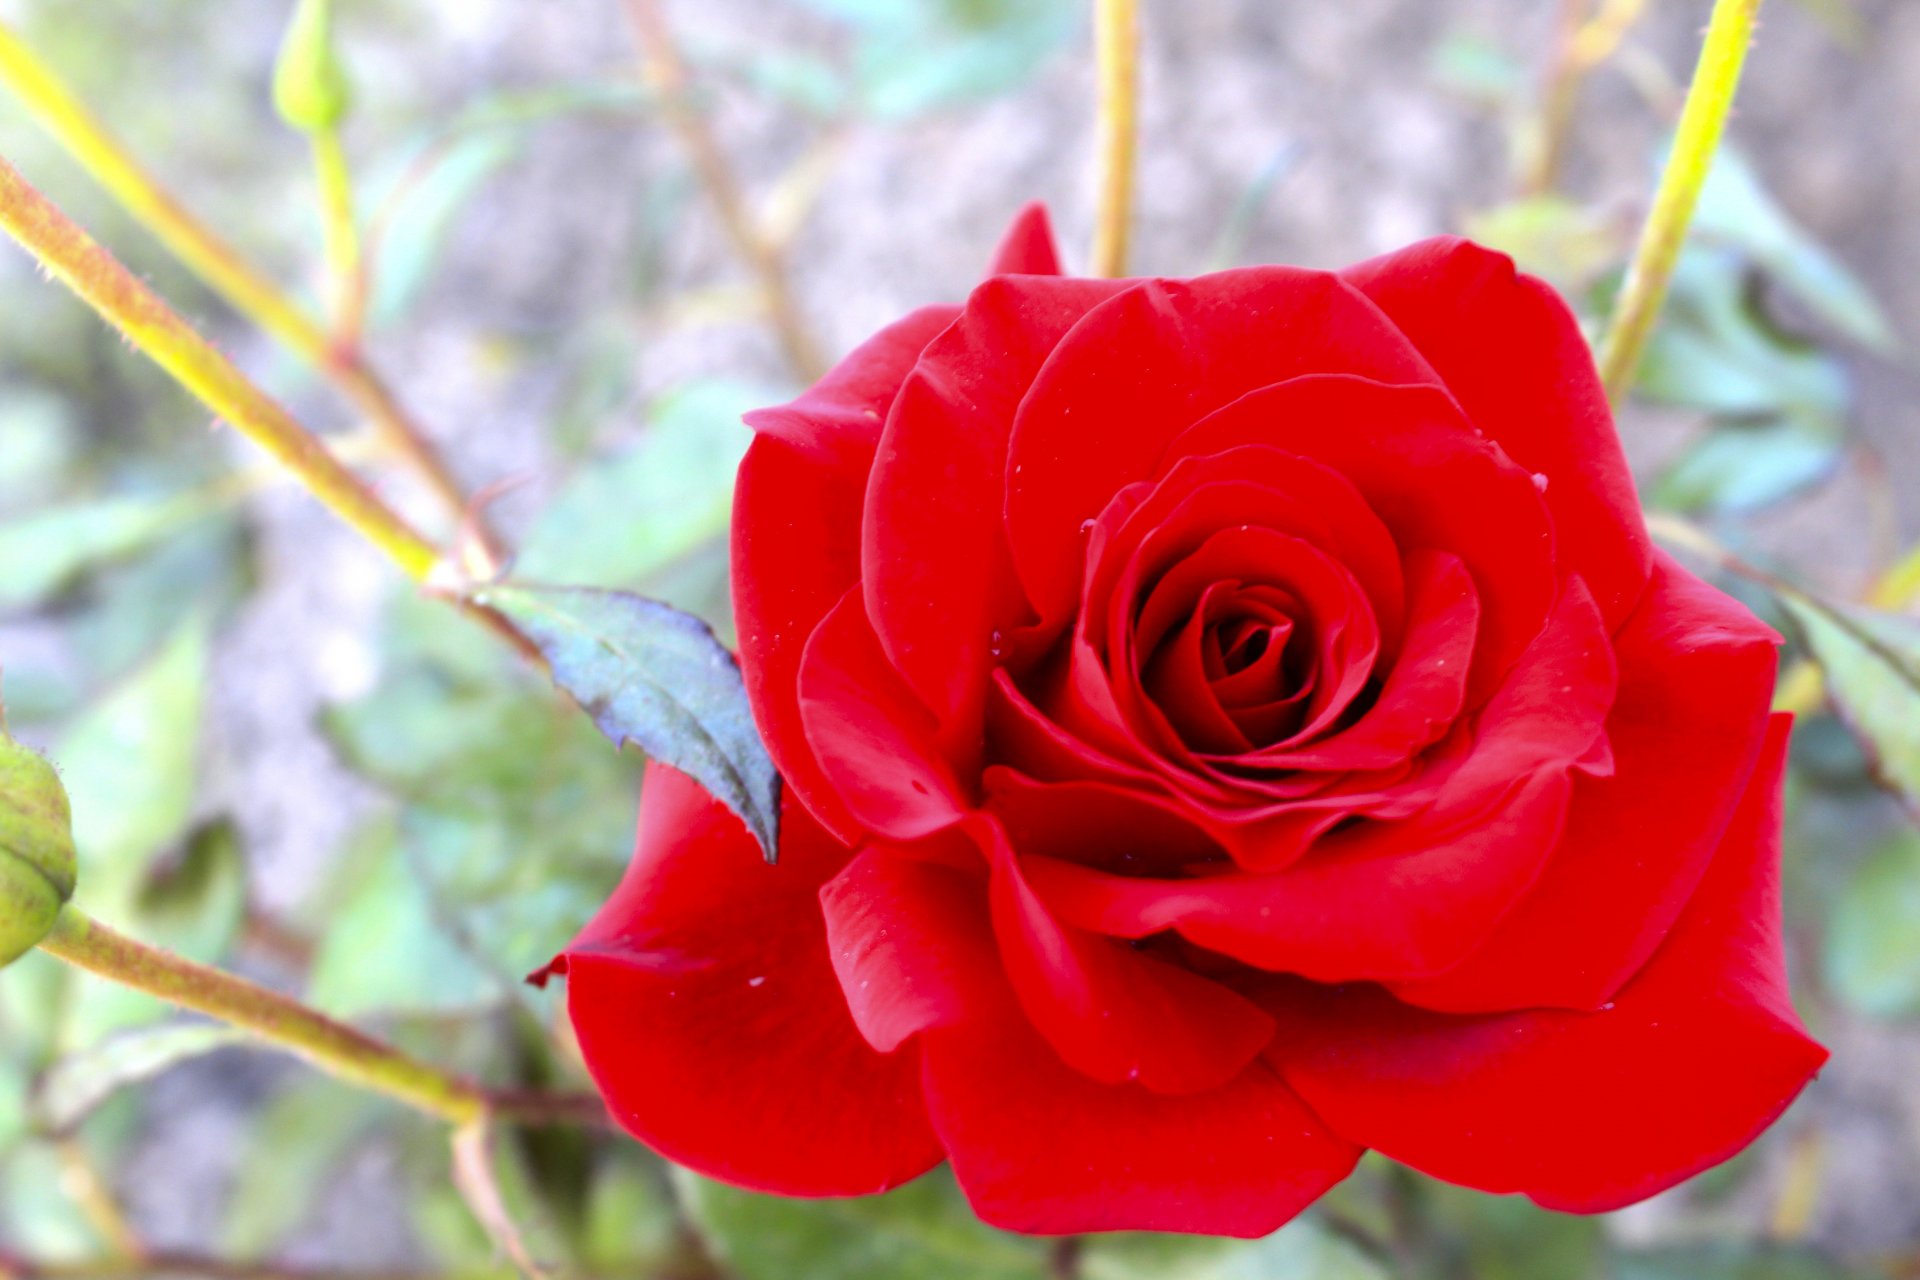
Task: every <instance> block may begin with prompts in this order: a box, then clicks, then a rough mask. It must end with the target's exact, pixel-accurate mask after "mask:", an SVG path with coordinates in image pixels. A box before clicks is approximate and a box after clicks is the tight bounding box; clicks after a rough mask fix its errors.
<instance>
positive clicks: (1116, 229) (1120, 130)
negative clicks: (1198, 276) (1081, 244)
mask: <svg viewBox="0 0 1920 1280" xmlns="http://www.w3.org/2000/svg"><path fill="white" fill-rule="evenodd" d="M1093 43H1094V60H1095V61H1096V63H1097V64H1098V74H1099V80H1100V118H1099V135H1100V138H1099V144H1098V145H1099V165H1100V168H1099V192H1098V196H1097V199H1098V202H1099V203H1098V207H1097V209H1096V210H1095V214H1094V224H1093V262H1092V264H1091V273H1092V274H1093V275H1096V276H1122V275H1125V274H1126V273H1127V247H1128V242H1129V241H1130V240H1131V238H1132V231H1133V167H1134V150H1135V137H1136V135H1137V133H1138V131H1139V81H1140V4H1139V0H1094V6H1093Z"/></svg>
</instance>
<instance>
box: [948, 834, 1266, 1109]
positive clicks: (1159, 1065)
mask: <svg viewBox="0 0 1920 1280" xmlns="http://www.w3.org/2000/svg"><path fill="white" fill-rule="evenodd" d="M976 831H977V832H978V834H979V838H980V839H981V840H982V843H983V844H984V845H985V846H986V848H987V853H988V857H989V860H990V863H991V865H992V885H991V901H992V907H993V925H994V933H995V935H996V936H997V937H998V938H999V940H1000V952H1001V956H1002V957H1003V959H1004V961H1005V964H1006V970H1007V976H1008V978H1009V979H1010V980H1011V982H1012V984H1013V989H1014V991H1015V992H1016V993H1017V995H1018V996H1019V1000H1020V1004H1021V1006H1022V1007H1023V1008H1024V1009H1025V1010H1026V1012H1027V1016H1028V1018H1030V1019H1031V1020H1032V1022H1033V1025H1034V1026H1035V1028H1036V1029H1037V1030H1038V1031H1039V1032H1040V1034H1041V1035H1042V1036H1044V1037H1045V1038H1046V1039H1047V1041H1048V1042H1049V1043H1050V1044H1052V1045H1053V1047H1054V1049H1055V1050H1056V1051H1057V1052H1058V1053H1059V1054H1060V1057H1061V1058H1062V1059H1063V1060H1064V1061H1065V1062H1067V1063H1068V1065H1070V1066H1072V1067H1073V1068H1075V1069H1076V1070H1078V1071H1079V1072H1080V1073H1081V1074H1083V1075H1086V1076H1088V1077H1090V1078H1091V1079H1093V1080H1096V1081H1099V1082H1101V1083H1103V1084H1119V1083H1122V1082H1133V1081H1137V1082H1138V1083H1139V1084H1140V1085H1141V1086H1142V1087H1144V1088H1146V1089H1149V1090H1152V1091H1153V1092H1155V1093H1168V1094H1186V1093H1198V1092H1201V1091H1203V1090H1207V1089H1215V1088H1218V1087H1220V1086H1221V1085H1223V1084H1225V1083H1226V1082H1227V1081H1229V1080H1231V1079H1233V1077H1234V1076H1236V1075H1238V1074H1239V1073H1240V1071H1241V1069H1242V1068H1244V1067H1245V1066H1246V1065H1247V1064H1248V1063H1249V1062H1251V1061H1253V1059H1254V1057H1255V1056H1256V1055H1258V1054H1259V1052H1260V1050H1261V1049H1262V1048H1264V1047H1265V1046H1266V1043H1267V1040H1268V1039H1269V1038H1270V1037H1271V1036H1272V1034H1273V1024H1272V1022H1271V1021H1269V1020H1268V1018H1267V1016H1266V1015H1265V1014H1263V1013H1261V1012H1260V1010H1259V1008H1258V1007H1256V1006H1255V1005H1254V1004H1252V1003H1251V1002H1249V1001H1248V1000H1246V999H1245V998H1244V997H1242V996H1240V995H1238V994H1236V993H1235V992H1233V991H1230V990H1228V989H1227V988H1226V987H1224V986H1222V985H1220V984H1219V983H1217V982H1214V981H1213V980H1212V979H1210V978H1205V977H1202V976H1200V975H1199V974H1197V973H1194V972H1192V971H1190V970H1188V969H1184V968H1182V967H1180V966H1179V965H1176V964H1170V963H1168V962H1167V961H1165V960H1161V959H1159V958H1158V957H1156V956H1152V955H1149V954H1147V953H1146V952H1144V951H1137V950H1135V949H1134V948H1132V947H1129V946H1127V945H1126V944H1125V943H1122V942H1116V941H1114V940H1113V939H1111V938H1103V937H1100V936H1098V935H1096V934H1092V933H1087V932H1084V931H1082V930H1078V929H1070V928H1065V927H1063V926H1062V925H1061V924H1060V923H1059V922H1058V921H1057V920H1055V919H1054V917H1053V914H1052V912H1051V911H1049V910H1048V908H1047V906H1046V904H1045V903H1044V902H1042V901H1041V900H1040V898H1039V897H1038V895H1036V894H1035V893H1034V892H1033V889H1032V888H1031V887H1030V886H1029V885H1028V883H1027V880H1026V876H1025V874H1024V872H1023V871H1022V869H1021V862H1020V859H1019V858H1018V857H1017V856H1016V855H1015V853H1014V851H1013V849H1012V848H1011V846H1009V845H1008V844H1007V842H1006V837H1005V834H1004V833H1003V832H1002V831H1001V830H1000V828H999V826H998V824H997V823H994V822H993V821H992V820H991V819H988V820H985V821H983V822H981V823H980V824H979V825H978V826H977V827H976Z"/></svg>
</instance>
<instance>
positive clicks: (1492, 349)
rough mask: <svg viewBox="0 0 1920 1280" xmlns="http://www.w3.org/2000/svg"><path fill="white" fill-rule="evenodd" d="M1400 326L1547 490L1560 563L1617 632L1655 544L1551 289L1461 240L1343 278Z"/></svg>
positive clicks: (1414, 249)
mask: <svg viewBox="0 0 1920 1280" xmlns="http://www.w3.org/2000/svg"><path fill="white" fill-rule="evenodd" d="M1340 274H1341V275H1342V276H1344V277H1345V278H1346V279H1347V280H1349V281H1351V282H1352V283H1353V284H1355V285H1357V286H1358V287H1359V288H1360V290H1361V291H1362V292H1363V293H1365V294H1366V295H1367V296H1368V297H1369V298H1372V299H1373V300H1374V302H1376V303H1378V304H1379V306H1380V308H1381V310H1383V311H1385V312H1386V313H1387V315H1388V316H1390V317H1392V319H1393V322H1394V323H1395V324H1397V325H1399V326H1400V328H1401V330H1402V332H1404V333H1405V334H1406V335H1407V337H1408V338H1410V339H1411V340H1412V341H1413V345H1414V346H1415V347H1418V348H1419V350H1420V354H1421V355H1423V356H1425V357H1426V358H1427V360H1428V362H1429V363H1431V364H1432V365H1433V367H1434V369H1435V370H1436V371H1437V372H1438V373H1439V375H1440V377H1441V379H1442V381H1444V382H1445V383H1446V384H1447V387H1448V389H1449V390H1451V391H1452V392H1453V394H1454V396H1455V398H1456V399H1458V400H1459V402H1460V406H1461V408H1462V409H1464V410H1465V411H1466V414H1467V416H1468V417H1469V418H1471V419H1472V420H1473V424H1474V425H1475V426H1476V427H1478V428H1480V430H1482V431H1484V432H1486V433H1487V435H1488V436H1490V437H1492V438H1493V440H1494V441H1496V442H1497V443H1498V444H1499V445H1500V447H1501V448H1502V449H1505V450H1506V451H1507V454H1508V456H1509V457H1511V458H1512V459H1513V460H1514V461H1515V462H1518V463H1519V464H1520V465H1521V466H1523V467H1525V468H1526V469H1527V470H1529V471H1532V472H1536V473H1537V474H1539V475H1543V476H1545V477H1546V479H1547V505H1548V506H1549V507H1551V508H1552V509H1553V516H1554V525H1555V531H1556V533H1555V536H1556V540H1557V543H1558V546H1559V549H1560V559H1561V563H1562V564H1563V565H1565V566H1566V568H1567V569H1569V570H1570V571H1571V572H1574V573H1577V574H1579V575H1580V576H1581V577H1583V578H1585V579H1586V580H1587V585H1588V586H1590V587H1591V588H1592V589H1593V594H1594V598H1595V599H1596V600H1597V601H1598V602H1599V604H1600V612H1601V615H1602V616H1603V617H1605V618H1606V620H1607V624H1608V625H1609V626H1616V625H1618V624H1619V622H1620V620H1621V619H1622V618H1625V617H1626V616H1627V614H1628V613H1629V612H1630V611H1631V610H1632V608H1633V605H1634V601H1636V600H1637V599H1639V596H1640V588H1641V587H1642V585H1644V584H1645V582H1646V580H1647V571H1648V566H1649V563H1650V557H1651V553H1652V543H1651V542H1650V540H1649V539H1648V537H1647V530H1646V525H1645V523H1644V522H1643V521H1642V520H1641V517H1640V502H1639V499H1638V498H1637V497H1635V496H1634V491H1633V476H1632V475H1631V473H1629V472H1628V470H1627V462H1626V457H1625V455H1623V454H1622V453H1621V451H1620V437H1619V435H1618V434H1617V433H1616V432H1615V431H1614V427H1613V413H1612V411H1611V410H1610V409H1609V408H1608V407H1607V397H1606V393H1605V392H1604V391H1603V390H1602V389H1601V386H1600V377H1599V374H1598V373H1597V372H1596V371H1595V370H1594V366H1593V356H1592V355H1591V354H1590V353H1589V351H1588V348H1587V341H1586V339H1585V338H1584V337H1583V336H1582V335H1581V333H1580V326H1579V325H1578V324H1577V323H1576V322H1575V321H1574V318H1573V315H1572V313H1571V312H1569V311H1568V310H1567V305H1566V303H1564V302H1562V301H1561V300H1560V296H1559V295H1558V294H1556V293H1555V292H1554V291H1553V290H1552V289H1551V288H1550V287H1549V286H1547V285H1546V284H1544V283H1542V282H1541V281H1539V280H1536V279H1534V278H1533V277H1532V276H1525V275H1519V274H1517V273H1516V272H1515V271H1514V269H1513V260H1512V259H1511V258H1508V257H1507V256H1506V255H1505V254H1502V253H1494V252H1492V251H1491V250H1487V249H1483V248H1481V247H1480V246H1479V245H1476V244H1473V243H1471V242H1469V241H1466V240H1460V239H1455V238H1442V239H1436V240H1426V241H1422V242H1421V243H1419V244H1416V245H1412V246H1410V247H1408V248H1405V249H1402V250H1400V251H1399V252H1397V253H1390V254H1387V255H1386V256H1385V257H1380V258H1375V259H1373V260H1372V261H1370V262H1363V263H1360V264H1359V265H1358V266H1353V267H1349V268H1347V269H1346V270H1345V271H1343V272H1341V273H1340Z"/></svg>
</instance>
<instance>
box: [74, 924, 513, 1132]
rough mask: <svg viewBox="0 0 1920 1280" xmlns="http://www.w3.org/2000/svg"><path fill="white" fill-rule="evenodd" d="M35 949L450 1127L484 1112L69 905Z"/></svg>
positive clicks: (308, 1014)
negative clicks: (250, 1038) (265, 1043)
mask: <svg viewBox="0 0 1920 1280" xmlns="http://www.w3.org/2000/svg"><path fill="white" fill-rule="evenodd" d="M40 947H41V949H42V950H43V951H46V952H48V953H49V954H51V955H54V956H57V957H58V958H59V959H61V960H64V961H66V962H67V963H68V964H70V965H73V966H75V967H76V968H80V969H85V970H86V971H87V972H89V973H92V974H96V975H98V976H100V977H102V978H106V979H107V980H109V981H111V982H117V983H119V984H120V985H122V986H125V987H131V988H133V989H134V990H135V991H142V992H145V993H146V994H148V995H150V996H153V997H155V998H156V999H160V1000H165V1001H166V1002H167V1003H169V1004H174V1005H178V1006H180V1007H181V1008H183V1009H191V1010H193V1011H194V1012H195V1013H203V1014H206V1015H207V1016H208V1017H211V1018H218V1019H219V1020H220V1021H222V1022H226V1023H230V1024H232V1025H233V1026H236V1027H239V1028H241V1029H242V1030H245V1031H249V1032H251V1033H253V1034H254V1035H256V1036H259V1037H260V1038H261V1039H263V1040H267V1041H270V1042H271V1043H273V1044H275V1045H277V1046H279V1047H280V1048H282V1049H285V1050H286V1051H287V1052H288V1053H291V1054H294V1055H295V1056H296V1057H300V1058H304V1059H305V1060H306V1061H308V1062H310V1063H312V1064H313V1065H314V1066H315V1067H318V1068H319V1069H320V1070H322V1071H325V1072H327V1073H328V1074H329V1075H333V1076H337V1077H339V1078H340V1079H342V1080H344V1081H346V1082H347V1083H349V1084H354V1085H359V1086H361V1087H362V1088H366V1089H371V1090H372V1091H374V1092H375V1093H381V1094H385V1095H386V1096H387V1097H390V1098H393V1099H395V1100H397V1101H399V1102H403V1103H405V1104H406V1105H408V1106H410V1107H412V1108H414V1109H415V1110H418V1111H424V1112H426V1113H427V1114H429V1115H433V1116H438V1117H440V1118H441V1119H443V1120H446V1121H448V1122H449V1123H451V1124H455V1125H468V1124H474V1123H476V1122H479V1121H482V1120H484V1119H485V1118H486V1116H487V1115H488V1114H489V1113H490V1110H491V1107H490V1103H489V1099H488V1096H487V1094H486V1092H485V1091H484V1090H482V1089H481V1088H480V1087H479V1086H478V1085H476V1084H474V1083H473V1082H472V1081H469V1080H466V1079H464V1078H462V1077H460V1076H456V1075H453V1074H451V1073H449V1072H446V1071H442V1070H441V1069H440V1068H438V1067H434V1066H430V1065H428V1064H427V1063H424V1062H421V1061H419V1060H417V1059H415V1058H410V1057H408V1056H407V1055H406V1054H404V1053H402V1052H400V1051H399V1050H398V1049H395V1048H393V1047H392V1046H390V1045H386V1044H383V1043H381V1042H380V1041H378V1040H375V1039H374V1038H373V1037H371V1036H369V1035H366V1034H364V1033H363V1032H360V1031H356V1030H354V1029H353V1028H352V1027H349V1026H347V1025H346V1024H345V1023H340V1022H335V1021H334V1020H333V1019H331V1018H329V1017H327V1016H326V1015H324V1014H321V1013H317V1012H315V1011H314V1010H312V1009H309V1008H307V1007H306V1006H305V1005H303V1004H301V1003H300V1002H299V1001H297V1000H294V999H291V998H289V997H287V996H283V995H281V994H279V993H278V992H274V991H269V990H267V988H265V987H262V986H259V985H257V984H255V983H252V982H249V981H247V980H246V979H245V978H240V977H236V976H234V975H233V974H230V973H223V972H221V971H220V970H218V969H214V968H210V967H208V966H207V965H203V964H196V963H194V962H193V961H191V960H187V959H184V958H183V957H181V956H177V955H175V954H173V953H172V952H170V951H163V950H161V949H160V948H158V947H151V946H148V945H147V944H146V943H144V942H136V941H134V940H133V939H132V938H129V937H127V936H125V935H124V934H121V933H118V932H116V931H115V930H113V929H111V928H109V927H107V926H106V925H104V924H101V923H100V922H99V921H97V920H94V919H91V918H89V917H88V916H87V915H85V914H84V913H83V912H80V911H78V910H76V909H75V908H73V907H72V906H67V907H64V908H62V909H61V912H60V918H59V919H58V920H57V921H56V922H55V923H54V926H53V932H52V933H50V934H48V935H47V937H46V939H45V940H44V941H43V942H41V944H40Z"/></svg>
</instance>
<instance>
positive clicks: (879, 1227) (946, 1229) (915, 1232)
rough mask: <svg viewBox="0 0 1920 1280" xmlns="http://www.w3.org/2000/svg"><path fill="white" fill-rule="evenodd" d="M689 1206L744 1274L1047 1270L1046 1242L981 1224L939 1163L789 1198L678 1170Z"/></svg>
mask: <svg viewBox="0 0 1920 1280" xmlns="http://www.w3.org/2000/svg"><path fill="white" fill-rule="evenodd" d="M674 1181H675V1185H676V1186H677V1187H678V1188H679V1190H680V1194H681V1200H682V1203H683V1204H684V1205H685V1206H686V1209H687V1213H688V1215H689V1216H690V1217H691V1218H692V1219H693V1222H694V1224H695V1225H696V1226H697V1227H698V1228H699V1230H700V1233H701V1235H702V1236H704V1237H705V1238H706V1240H707V1242H708V1244H709V1246H710V1247H711V1248H712V1249H713V1251H714V1253H715V1254H716V1255H717V1257H718V1258H719V1260H720V1262H721V1263H722V1265H723V1266H725V1267H726V1268H727V1269H728V1270H729V1271H731V1272H733V1273H735V1274H737V1275H738V1276H739V1277H740V1278H741V1280H846V1277H849V1276H885V1277H887V1280H1045V1277H1046V1275H1047V1248H1046V1246H1045V1244H1044V1243H1042V1242H1040V1241H1036V1240H1031V1239H1028V1238H1025V1237H1022V1236H1015V1235H1009V1234H1007V1233H1005V1232H1002V1231H996V1230H994V1229H993V1228H991V1227H988V1226H984V1225H982V1224H981V1223H980V1222H979V1220H978V1219H976V1218H975V1217H974V1216H973V1213H972V1211H971V1210H969V1209H968V1208H967V1205H966V1202H965V1201H964V1200H963V1199H961V1197H960V1194H959V1192H958V1191H957V1190H956V1189H955V1188H954V1186H953V1180H952V1178H951V1177H949V1176H948V1175H947V1174H946V1173H945V1172H944V1171H941V1172H935V1173H931V1174H928V1175H927V1176H926V1177H924V1178H921V1179H919V1180H918V1181H916V1182H913V1183H910V1184H908V1185H907V1186H904V1187H901V1188H899V1189H898V1190H896V1191H889V1192H888V1193H887V1194H885V1195H880V1196H863V1197H860V1198H858V1199H851V1200H814V1201H805V1200H788V1199H783V1198H780V1197H777V1196H763V1195H756V1194H754V1193H753V1192H749V1191H739V1190H735V1189H734V1188H732V1187H729V1186H725V1185H723V1184H721V1183H718V1182H712V1181H709V1180H708V1179H705V1178H702V1177H699V1176H698V1175H696V1174H691V1173H687V1172H685V1171H684V1170H675V1175H674Z"/></svg>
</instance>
